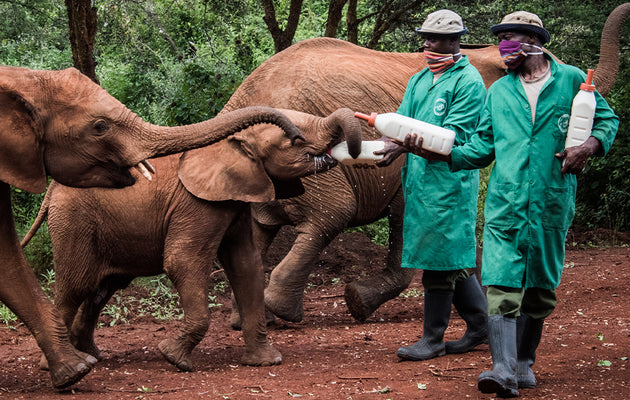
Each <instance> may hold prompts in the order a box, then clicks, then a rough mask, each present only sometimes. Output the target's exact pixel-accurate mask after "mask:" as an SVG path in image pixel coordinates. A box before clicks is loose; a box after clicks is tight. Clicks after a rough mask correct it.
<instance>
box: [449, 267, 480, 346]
mask: <svg viewBox="0 0 630 400" xmlns="http://www.w3.org/2000/svg"><path fill="white" fill-rule="evenodd" d="M453 305H454V306H455V309H456V310H457V312H458V313H459V315H460V316H461V317H462V319H463V320H464V321H465V322H466V332H465V333H464V336H462V338H461V339H459V340H455V341H451V342H446V343H445V345H446V354H461V353H467V352H469V351H470V350H472V349H474V348H475V347H477V346H479V345H480V344H482V343H487V341H488V301H487V300H486V295H485V294H484V293H483V290H481V285H479V281H478V280H477V278H476V277H475V276H474V275H473V276H469V277H468V278H466V279H464V280H462V281H458V282H457V284H456V285H455V293H454V294H453Z"/></svg>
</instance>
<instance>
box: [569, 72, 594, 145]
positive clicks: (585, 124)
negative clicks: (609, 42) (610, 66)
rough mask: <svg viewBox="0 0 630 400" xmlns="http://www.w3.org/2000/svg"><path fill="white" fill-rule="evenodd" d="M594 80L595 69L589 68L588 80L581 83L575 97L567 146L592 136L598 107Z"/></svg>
mask: <svg viewBox="0 0 630 400" xmlns="http://www.w3.org/2000/svg"><path fill="white" fill-rule="evenodd" d="M592 81H593V70H592V69H589V70H588V73H587V74H586V82H584V83H583V84H581V85H580V91H579V92H578V93H577V94H576V95H575V98H573V104H572V105H571V118H570V119H569V129H568V130H567V139H566V142H565V144H564V147H565V148H567V147H573V146H579V145H581V144H582V143H584V142H585V141H586V139H588V137H589V136H591V130H592V129H593V118H594V117H595V109H596V108H597V100H595V85H593V84H592V83H591V82H592Z"/></svg>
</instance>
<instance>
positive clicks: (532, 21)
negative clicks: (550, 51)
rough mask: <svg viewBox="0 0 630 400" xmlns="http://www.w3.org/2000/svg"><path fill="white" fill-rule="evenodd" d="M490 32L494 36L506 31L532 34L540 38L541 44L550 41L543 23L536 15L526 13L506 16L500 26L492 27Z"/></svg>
mask: <svg viewBox="0 0 630 400" xmlns="http://www.w3.org/2000/svg"><path fill="white" fill-rule="evenodd" d="M490 30H491V31H492V33H494V34H495V35H498V34H499V33H501V32H506V31H517V32H523V31H524V32H530V33H534V34H536V35H538V37H540V40H541V41H542V43H543V44H545V43H547V42H548V41H549V39H550V35H549V31H547V30H546V29H545V28H544V27H543V23H542V21H541V20H540V18H538V15H536V14H533V13H530V12H527V11H515V12H513V13H511V14H508V15H506V16H505V17H503V20H501V23H500V24H496V25H492V27H491V28H490Z"/></svg>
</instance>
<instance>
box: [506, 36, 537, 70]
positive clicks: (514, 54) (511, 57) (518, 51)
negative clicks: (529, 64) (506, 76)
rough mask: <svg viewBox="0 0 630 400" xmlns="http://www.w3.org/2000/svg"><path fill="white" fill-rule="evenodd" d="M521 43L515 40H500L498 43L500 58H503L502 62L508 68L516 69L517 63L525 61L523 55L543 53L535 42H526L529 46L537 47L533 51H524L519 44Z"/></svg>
mask: <svg viewBox="0 0 630 400" xmlns="http://www.w3.org/2000/svg"><path fill="white" fill-rule="evenodd" d="M522 45H523V43H521V42H517V41H515V40H502V41H501V42H500V43H499V53H501V58H502V59H503V63H504V64H505V65H506V66H507V67H508V68H509V69H516V68H518V66H519V65H521V64H522V63H523V61H525V57H527V56H528V55H538V54H543V51H542V47H540V46H536V45H535V44H528V45H529V46H531V47H533V48H535V49H538V50H540V51H537V52H535V53H526V52H525V51H524V50H523V49H522V48H521V46H522Z"/></svg>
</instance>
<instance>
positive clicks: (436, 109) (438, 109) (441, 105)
mask: <svg viewBox="0 0 630 400" xmlns="http://www.w3.org/2000/svg"><path fill="white" fill-rule="evenodd" d="M447 108H448V107H447V105H446V100H444V99H442V98H440V99H437V100H435V104H434V105H433V114H435V115H437V116H438V117H441V116H442V115H444V113H446V109H447Z"/></svg>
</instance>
